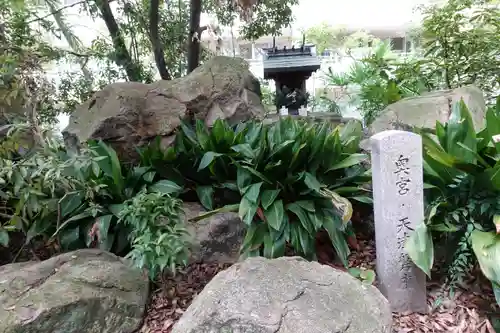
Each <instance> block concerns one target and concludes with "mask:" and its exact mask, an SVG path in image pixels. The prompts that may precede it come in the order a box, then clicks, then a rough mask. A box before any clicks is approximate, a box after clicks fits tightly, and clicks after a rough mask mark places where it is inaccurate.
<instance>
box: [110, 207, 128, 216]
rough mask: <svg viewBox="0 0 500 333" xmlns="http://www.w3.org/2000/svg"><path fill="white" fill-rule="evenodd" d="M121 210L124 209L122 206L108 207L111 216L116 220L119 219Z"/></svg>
mask: <svg viewBox="0 0 500 333" xmlns="http://www.w3.org/2000/svg"><path fill="white" fill-rule="evenodd" d="M123 208H125V205H124V204H114V205H109V206H108V209H109V211H110V212H111V214H113V215H114V216H116V217H118V218H119V217H120V213H121V211H122V210H123Z"/></svg>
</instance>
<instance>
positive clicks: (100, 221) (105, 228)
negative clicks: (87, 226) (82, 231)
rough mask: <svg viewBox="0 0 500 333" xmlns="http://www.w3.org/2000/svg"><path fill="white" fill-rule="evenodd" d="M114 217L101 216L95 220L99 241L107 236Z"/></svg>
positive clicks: (109, 215) (110, 215)
mask: <svg viewBox="0 0 500 333" xmlns="http://www.w3.org/2000/svg"><path fill="white" fill-rule="evenodd" d="M113 217H114V215H112V214H108V215H102V216H99V217H98V218H97V219H96V223H97V227H98V230H99V240H100V239H106V238H107V237H108V234H109V227H110V226H111V221H112V220H113Z"/></svg>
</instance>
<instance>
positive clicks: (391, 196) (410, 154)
mask: <svg viewBox="0 0 500 333" xmlns="http://www.w3.org/2000/svg"><path fill="white" fill-rule="evenodd" d="M371 145H372V151H371V154H372V178H373V181H372V183H373V184H372V186H373V201H374V211H375V246H376V249H377V262H376V265H377V278H378V280H379V288H380V291H381V292H382V293H383V294H384V295H385V297H386V298H387V299H388V301H389V303H390V304H391V308H392V310H393V311H394V312H406V311H410V312H420V313H426V312H427V295H426V276H425V273H424V272H423V271H422V270H420V269H419V268H418V267H417V266H415V265H414V264H413V262H412V261H411V259H410V257H409V256H408V254H407V253H406V251H405V249H404V245H405V242H406V239H407V238H408V237H409V235H410V233H411V231H412V230H413V229H414V228H415V226H416V225H418V224H419V223H421V222H422V221H423V220H424V197H423V168H422V138H421V137H420V135H418V134H414V133H411V132H404V131H396V130H390V131H384V132H381V133H377V134H375V135H374V136H372V137H371Z"/></svg>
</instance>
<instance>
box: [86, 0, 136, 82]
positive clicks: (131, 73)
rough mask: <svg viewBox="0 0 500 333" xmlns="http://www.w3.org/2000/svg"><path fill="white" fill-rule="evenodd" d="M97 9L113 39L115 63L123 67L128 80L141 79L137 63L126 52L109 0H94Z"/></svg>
mask: <svg viewBox="0 0 500 333" xmlns="http://www.w3.org/2000/svg"><path fill="white" fill-rule="evenodd" d="M95 3H96V5H97V7H98V8H99V11H100V12H101V16H102V19H103V20H104V23H106V27H107V28H108V31H109V35H110V36H111V39H112V41H113V46H114V48H115V52H116V60H115V62H116V64H117V65H118V66H121V67H123V68H124V69H125V72H126V73H127V77H128V79H129V81H141V72H140V69H139V67H138V66H137V64H136V63H135V62H134V61H133V60H132V57H131V56H130V53H129V52H128V49H127V46H126V45H125V40H124V38H123V36H122V34H121V31H120V28H119V27H118V23H116V20H115V16H114V15H113V12H112V11H111V7H110V6H109V0H96V1H95Z"/></svg>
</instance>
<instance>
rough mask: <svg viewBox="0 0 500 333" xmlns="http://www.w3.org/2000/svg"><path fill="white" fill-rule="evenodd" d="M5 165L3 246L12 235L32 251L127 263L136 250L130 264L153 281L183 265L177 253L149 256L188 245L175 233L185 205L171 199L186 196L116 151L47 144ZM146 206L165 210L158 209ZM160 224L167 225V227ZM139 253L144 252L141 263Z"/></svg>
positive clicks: (0, 175)
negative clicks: (49, 249)
mask: <svg viewBox="0 0 500 333" xmlns="http://www.w3.org/2000/svg"><path fill="white" fill-rule="evenodd" d="M0 162H1V163H2V168H1V169H0V182H1V192H0V195H1V196H2V198H3V200H4V201H3V203H4V205H3V209H4V211H3V212H2V214H1V217H2V224H1V226H0V241H1V243H0V244H1V245H3V246H7V245H8V243H9V233H8V232H9V231H16V230H18V231H22V232H23V233H24V234H25V235H26V244H29V243H30V241H31V240H32V239H33V238H35V237H43V238H45V239H46V240H47V241H48V242H52V241H56V243H57V245H58V246H59V247H61V248H62V249H63V250H74V249H77V248H84V247H98V248H100V249H102V250H106V251H112V252H114V253H116V254H119V255H124V254H126V253H127V252H128V251H129V249H130V247H131V246H132V252H131V254H130V256H131V257H132V258H133V259H134V261H135V262H136V264H137V265H138V266H139V267H141V268H144V267H147V268H148V269H149V270H150V273H151V274H154V273H156V272H157V271H158V270H159V269H162V268H164V267H166V266H168V267H169V268H172V267H174V268H175V265H176V264H178V263H180V262H183V260H184V259H183V258H184V252H183V251H184V250H185V249H182V250H179V249H177V246H176V248H175V249H171V248H169V247H164V248H163V249H162V250H161V251H159V252H158V251H157V252H155V254H153V253H151V252H150V247H151V244H152V242H156V243H157V244H159V245H160V244H164V243H165V241H166V240H167V239H176V242H177V243H176V244H178V245H179V244H181V243H182V245H183V246H184V245H186V243H185V242H180V241H179V238H180V237H181V235H182V234H183V229H182V226H181V225H179V226H175V225H176V224H178V223H180V221H181V219H180V218H179V214H180V206H179V202H178V200H177V199H175V198H173V197H171V195H176V194H178V193H179V192H180V190H181V189H182V188H181V187H180V186H178V185H177V184H175V183H174V182H171V181H169V180H165V179H159V178H160V177H159V175H158V174H157V173H156V171H154V170H153V169H152V167H148V166H140V167H133V168H129V169H128V168H124V167H123V166H122V165H121V164H120V161H119V160H118V157H117V154H116V152H115V151H114V150H113V149H112V148H111V147H108V146H107V145H105V144H104V143H103V142H94V141H92V142H88V145H87V148H85V149H83V150H82V152H81V153H79V154H72V153H70V152H66V151H65V150H64V149H63V147H62V145H61V144H60V143H55V144H48V143H46V144H45V145H44V146H43V147H40V148H39V149H37V150H34V151H33V152H32V153H30V154H28V155H26V156H23V157H21V158H19V159H18V160H9V159H5V158H4V159H1V160H0ZM146 199H147V200H146ZM148 200H152V202H155V203H157V204H158V205H161V206H162V207H161V208H157V209H154V207H153V206H151V205H152V203H151V202H150V201H148ZM132 207H133V208H134V209H135V210H136V211H135V213H133V212H131V211H130V209H132ZM122 211H124V212H125V213H124V212H122ZM148 211H149V212H151V214H150V215H149V214H147V213H145V212H148ZM141 214H143V215H141ZM158 219H162V220H163V221H164V224H163V225H162V226H161V227H160V226H158ZM119 221H122V222H123V223H119ZM144 233H147V234H148V235H149V236H148V237H149V238H147V236H145V234H144ZM140 249H143V250H144V251H146V252H145V253H143V254H142V257H141V255H139V253H138V251H140ZM169 250H172V252H171V253H167V252H168V251H169ZM177 256H179V257H177Z"/></svg>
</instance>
